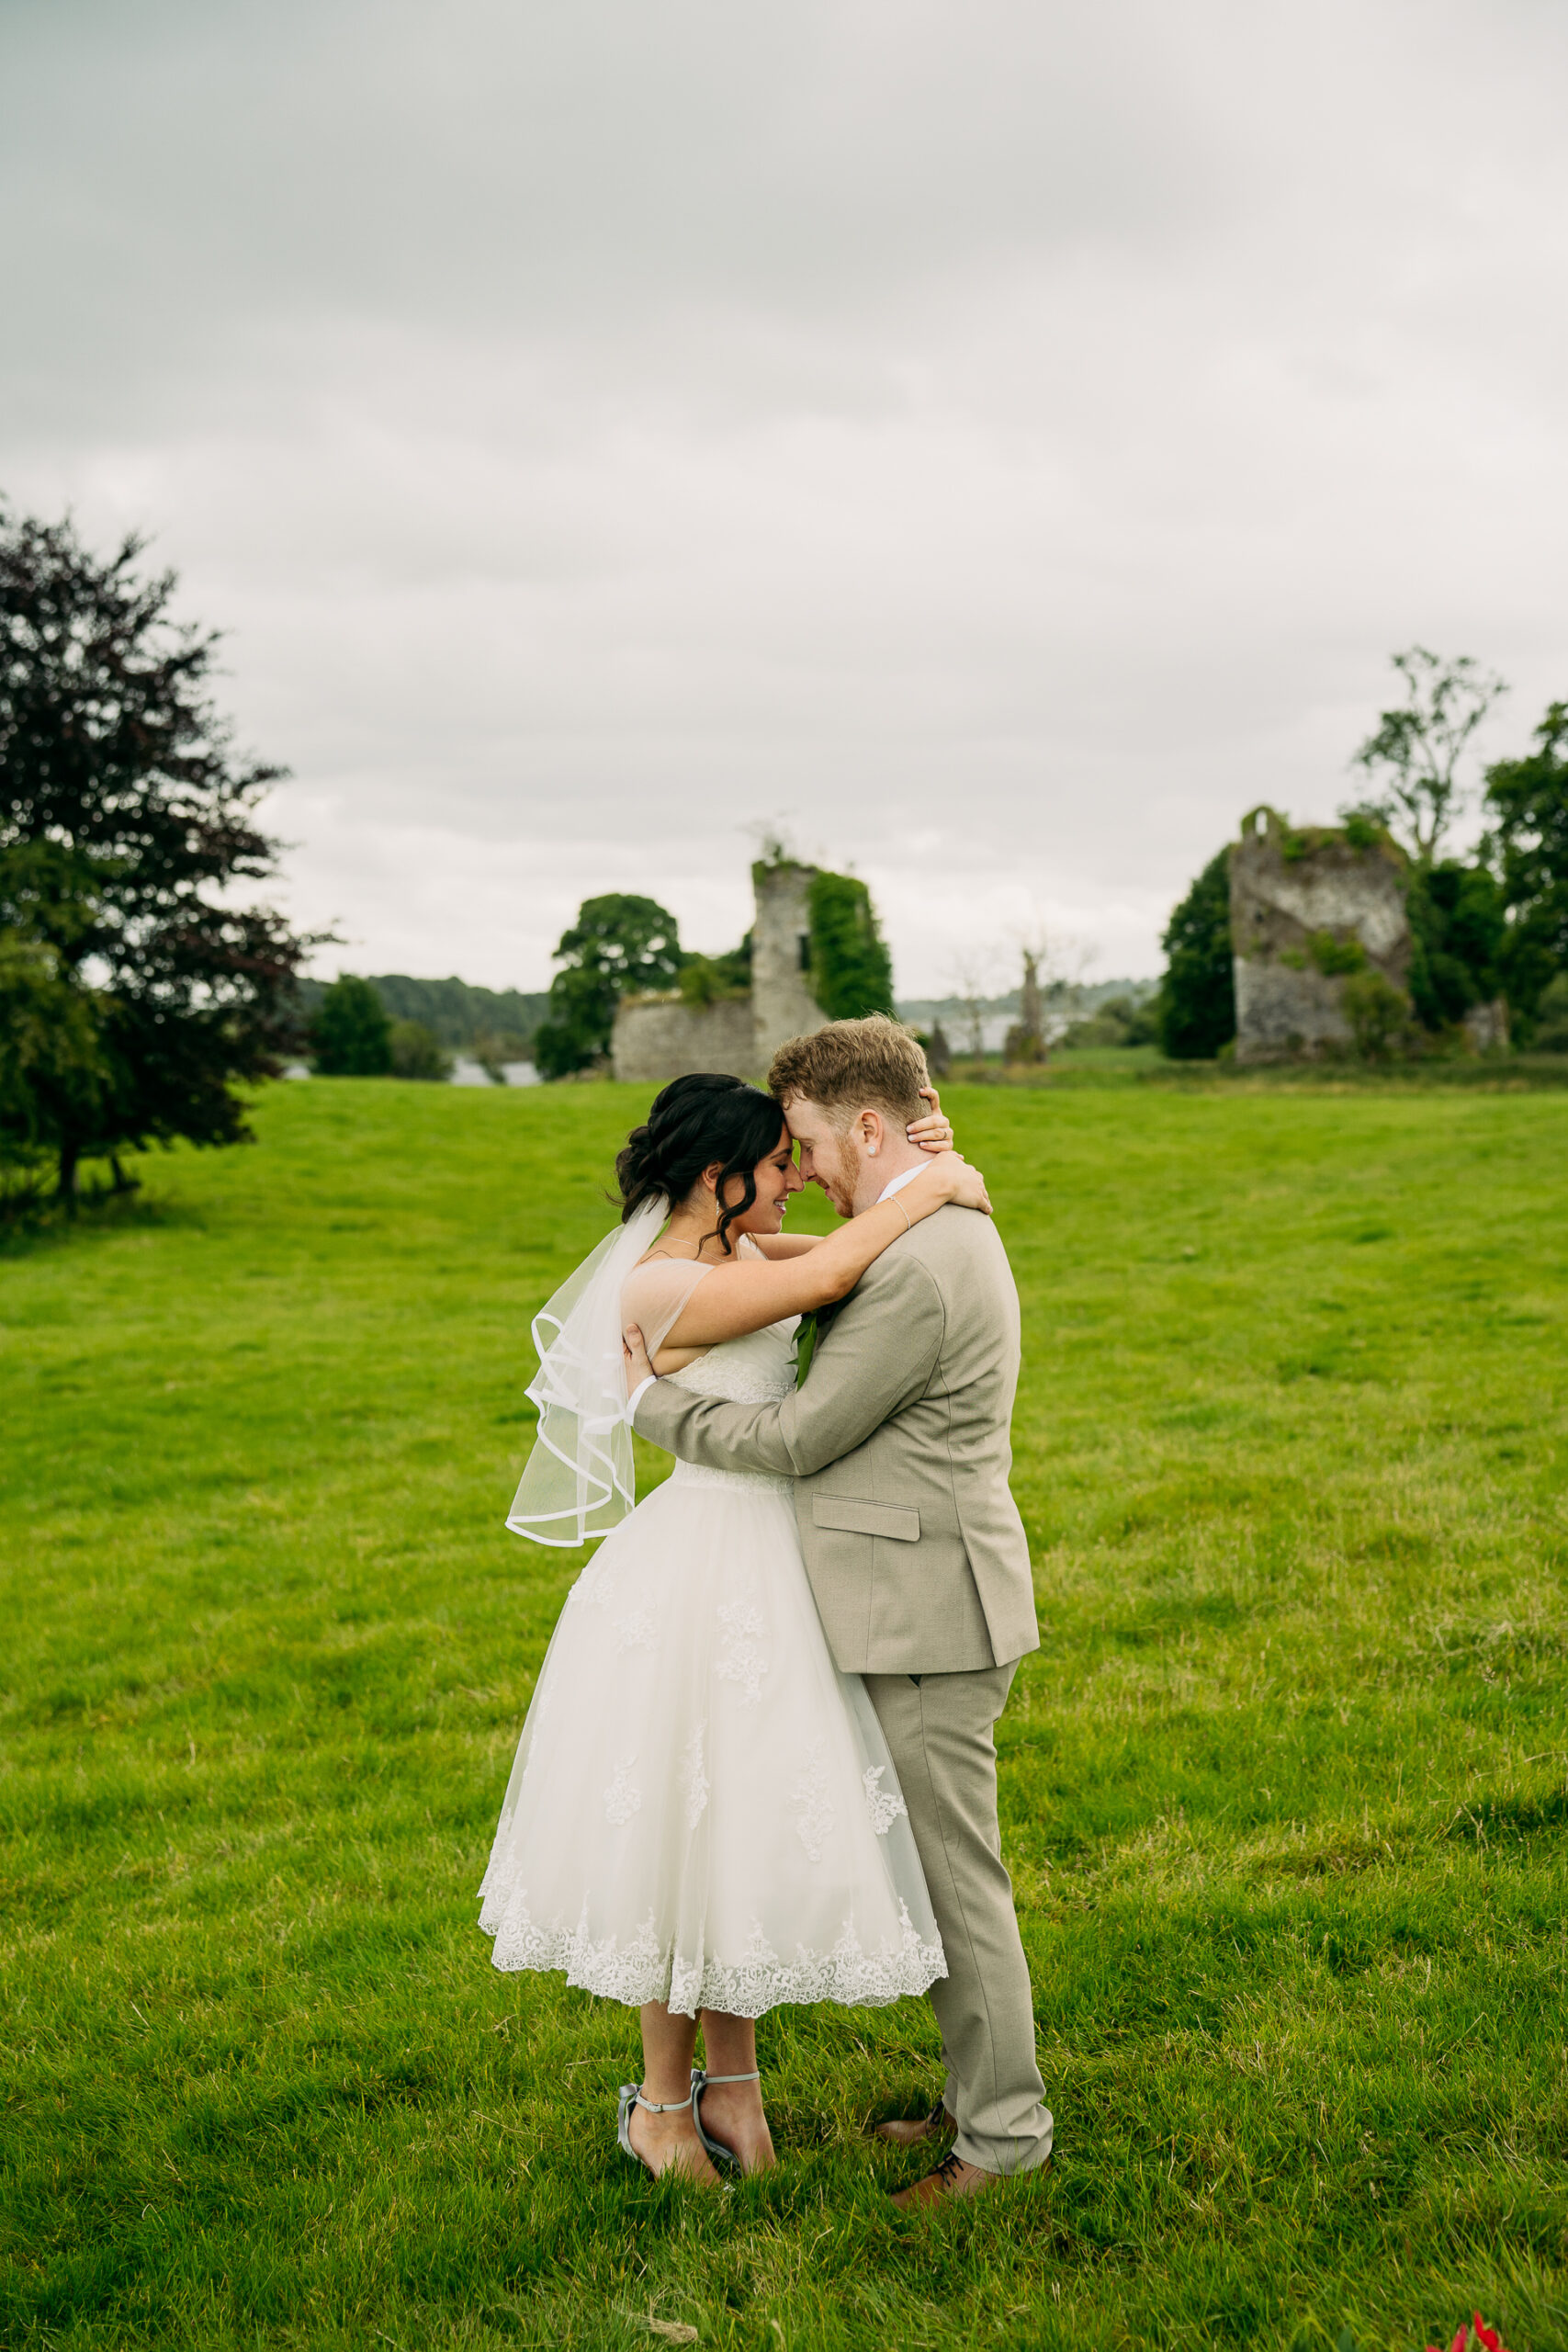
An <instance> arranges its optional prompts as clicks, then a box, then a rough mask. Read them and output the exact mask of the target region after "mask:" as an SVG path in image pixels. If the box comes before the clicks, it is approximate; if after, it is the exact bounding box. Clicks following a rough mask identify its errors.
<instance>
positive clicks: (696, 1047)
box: [610, 996, 756, 1086]
mask: <svg viewBox="0 0 1568 2352" xmlns="http://www.w3.org/2000/svg"><path fill="white" fill-rule="evenodd" d="M751 1029H752V1023H751V1000H750V997H747V996H740V997H734V998H731V999H729V1000H728V1001H726V1002H721V1003H719V1004H704V1005H692V1004H682V1001H681V1000H680V998H679V997H678V996H640V997H631V998H628V999H627V1000H626V1001H625V1002H624V1003H623V1004H622V1005H621V1006H620V1007H619V1008H618V1010H617V1012H616V1013H615V1030H614V1033H613V1035H612V1036H611V1040H610V1066H611V1068H612V1069H613V1070H614V1071H615V1076H616V1077H617V1078H619V1079H624V1080H626V1081H628V1082H629V1083H631V1084H634V1085H638V1086H662V1085H664V1084H665V1083H666V1082H667V1081H668V1080H670V1079H672V1078H684V1077H685V1076H686V1075H687V1073H688V1072H689V1071H691V1070H696V1069H715V1070H722V1071H724V1072H725V1073H726V1074H727V1075H728V1077H730V1078H750V1077H751V1076H752V1075H753V1073H754V1071H755V1069H756V1061H755V1058H754V1055H753V1048H752V1037H751Z"/></svg>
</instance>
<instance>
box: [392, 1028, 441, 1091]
mask: <svg viewBox="0 0 1568 2352" xmlns="http://www.w3.org/2000/svg"><path fill="white" fill-rule="evenodd" d="M392 1075H393V1077H394V1078H425V1079H433V1080H436V1081H437V1082H438V1083H439V1082H442V1081H444V1080H446V1079H448V1078H450V1077H451V1075H452V1057H451V1055H450V1054H449V1053H448V1052H447V1051H446V1046H444V1045H443V1044H442V1042H441V1040H440V1038H439V1037H438V1036H437V1035H436V1034H435V1032H434V1029H430V1028H427V1027H426V1026H425V1024H424V1023H423V1021H394V1022H393V1023H392Z"/></svg>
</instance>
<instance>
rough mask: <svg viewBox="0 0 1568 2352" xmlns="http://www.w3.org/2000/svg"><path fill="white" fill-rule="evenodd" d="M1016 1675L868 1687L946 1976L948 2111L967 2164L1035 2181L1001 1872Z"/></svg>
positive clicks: (1026, 2044)
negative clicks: (1005, 1753)
mask: <svg viewBox="0 0 1568 2352" xmlns="http://www.w3.org/2000/svg"><path fill="white" fill-rule="evenodd" d="M1017 1671H1018V1668H1017V1665H1016V1663H1015V1664H1013V1665H1011V1666H987V1667H981V1668H977V1669H976V1670H975V1671H974V1672H972V1673H968V1674H926V1675H922V1676H920V1677H919V1679H918V1680H917V1679H916V1678H915V1677H914V1676H913V1675H908V1674H868V1675H867V1676H866V1677H865V1687H866V1690H867V1691H868V1692H869V1693H870V1696H871V1703H872V1705H873V1706H874V1708H875V1710H876V1713H877V1719H878V1721H879V1722H880V1723H881V1725H882V1728H883V1731H884V1733H885V1734H886V1739H887V1745H888V1747H889V1748H890V1749H891V1750H892V1754H893V1763H894V1769H895V1770H896V1771H897V1775H898V1781H899V1785H900V1787H901V1788H902V1789H903V1792H904V1802H905V1804H907V1805H908V1808H909V1826H910V1827H911V1828H912V1829H913V1831H914V1833H915V1844H916V1846H917V1847H918V1848H919V1856H920V1863H921V1867H922V1868H923V1869H924V1871H925V1874H926V1884H927V1886H928V1887H929V1888H930V1890H931V1908H932V1909H933V1910H934V1912H935V1913H936V1923H937V1926H938V1928H940V1929H941V1930H942V1950H943V1951H944V1952H945V1953H946V1955H947V1974H946V1975H945V1976H944V1977H940V1978H939V1979H938V1981H937V1982H936V1984H934V1985H932V1986H931V1992H930V1994H929V1996H928V1998H929V1999H930V2001H931V2007H932V2008H933V2009H934V2010H935V2011H936V2021H937V2024H938V2025H939V2027H940V2028H941V2030H942V2062H943V2064H945V2066H946V2068H947V2083H946V2086H945V2088H944V2089H943V2092H942V2098H943V2101H944V2103H945V2105H946V2107H947V2110H948V2113H949V2114H950V2115H951V2116H952V2117H953V2120H955V2122H956V2123H957V2125H958V2138H957V2141H956V2142H955V2143H954V2144H955V2146H956V2148H957V2151H958V2154H960V2155H961V2156H962V2157H964V2160H965V2162H966V2163H968V2164H972V2165H980V2166H981V2168H982V2169H983V2170H984V2171H986V2172H1003V2173H1011V2172H1027V2171H1029V2170H1030V2169H1031V2167H1032V2166H1033V2165H1043V2163H1044V2161H1045V2159H1046V2157H1047V2156H1048V2155H1049V2154H1050V2153H1051V2131H1052V2123H1051V2117H1050V2113H1049V2111H1048V2109H1046V2107H1045V2106H1044V2104H1043V2099H1044V2086H1043V2083H1042V2082H1041V2079H1040V2069H1039V2066H1038V2065H1037V2064H1036V2063H1035V2056H1034V2005H1033V2001H1032V1996H1031V1994H1030V1989H1029V1963H1028V1962H1027V1961H1026V1960H1025V1959H1024V1957H1023V1945H1022V1943H1021V1941H1020V1939H1019V1932H1018V1915H1017V1914H1016V1912H1015V1911H1014V1909H1013V1905H1012V1882H1011V1880H1010V1878H1009V1876H1008V1874H1007V1871H1006V1870H1005V1869H1004V1868H1003V1866H1002V1852H1001V1831H1000V1829H999V1827H998V1822H997V1748H996V1742H995V1740H994V1739H993V1737H992V1727H993V1725H994V1724H995V1723H996V1720H997V1717H998V1715H999V1714H1000V1713H1001V1711H1002V1708H1003V1707H1004V1705H1005V1704H1006V1702H1007V1695H1008V1691H1009V1690H1010V1687H1011V1684H1012V1678H1013V1676H1014V1675H1015V1674H1016V1673H1017Z"/></svg>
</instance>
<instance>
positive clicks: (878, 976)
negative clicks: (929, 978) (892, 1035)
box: [808, 873, 893, 1021]
mask: <svg viewBox="0 0 1568 2352" xmlns="http://www.w3.org/2000/svg"><path fill="white" fill-rule="evenodd" d="M808 904H809V907H810V915H811V993H812V995H813V996H814V997H815V998H816V999H817V1001H818V1004H819V1005H820V1006H821V1008H822V1010H823V1012H825V1013H826V1014H827V1015H828V1018H829V1021H856V1020H860V1019H862V1018H863V1016H864V1015H865V1014H866V1013H868V1012H886V1013H891V1012H892V1011H893V959H892V957H891V956H889V955H888V953H887V948H886V943H885V942H884V940H883V936H882V933H881V930H880V928H879V926H878V923H877V920H876V910H875V908H874V906H873V905H872V903H871V892H870V891H869V890H868V889H867V888H866V886H865V884H864V883H863V882H861V881H858V880H857V879H856V877H855V876H853V875H852V874H822V873H817V874H814V875H813V876H812V877H811V888H810V892H809V898H808Z"/></svg>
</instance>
